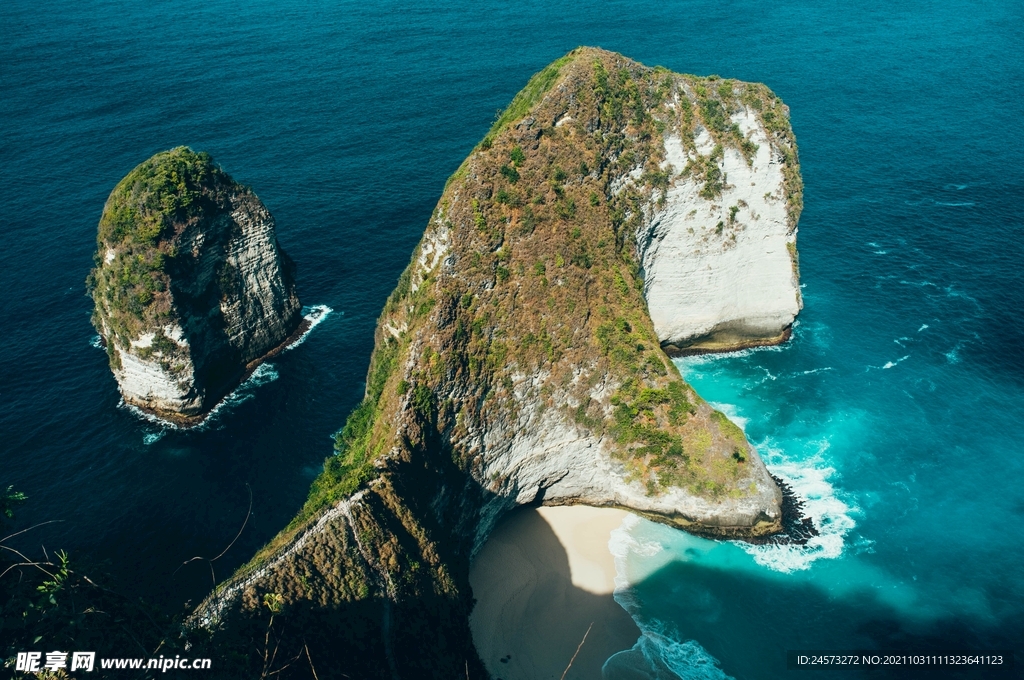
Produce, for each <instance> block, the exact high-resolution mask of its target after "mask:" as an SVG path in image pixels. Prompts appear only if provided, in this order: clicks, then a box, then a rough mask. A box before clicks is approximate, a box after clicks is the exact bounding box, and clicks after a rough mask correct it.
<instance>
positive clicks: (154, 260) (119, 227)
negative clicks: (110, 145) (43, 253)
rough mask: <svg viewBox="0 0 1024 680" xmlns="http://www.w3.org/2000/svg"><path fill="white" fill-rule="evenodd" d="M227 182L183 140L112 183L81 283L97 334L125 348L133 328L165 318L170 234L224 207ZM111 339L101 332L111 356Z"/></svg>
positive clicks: (171, 247) (168, 304)
mask: <svg viewBox="0 0 1024 680" xmlns="http://www.w3.org/2000/svg"><path fill="white" fill-rule="evenodd" d="M233 187H234V182H233V181H232V180H231V178H230V177H229V176H228V175H227V174H226V173H224V171H222V170H221V169H220V168H218V167H217V166H216V165H214V163H213V159H212V158H211V157H210V155H209V154H207V153H196V152H194V151H192V150H191V149H188V148H187V147H183V146H182V147H178V148H176V149H171V150H170V151H165V152H163V153H158V154H156V155H155V156H153V157H152V158H150V159H149V160H147V161H145V162H143V163H141V164H139V165H138V166H137V167H135V169H133V170H132V171H131V172H130V173H128V175H127V176H126V177H125V178H124V179H123V180H121V181H120V182H119V183H118V185H117V186H116V187H115V188H114V190H113V191H112V192H111V194H110V197H109V198H108V199H107V203H106V205H105V206H104V208H103V214H102V216H101V217H100V224H99V231H98V234H97V239H96V240H97V250H96V266H95V267H94V268H93V270H92V272H91V273H90V274H89V279H88V281H87V284H88V288H89V292H90V293H91V294H92V296H93V299H94V300H95V301H96V305H97V306H96V312H95V313H94V315H93V324H94V325H95V326H96V328H97V330H99V331H100V333H101V334H103V335H107V334H113V335H114V336H116V338H117V339H118V340H119V341H120V343H121V344H122V345H123V346H126V345H128V343H129V342H130V340H131V339H132V338H133V337H134V336H135V335H137V333H138V331H139V329H141V328H145V327H149V326H151V325H153V324H154V323H160V322H166V321H168V320H169V319H170V314H171V297H170V291H169V285H170V277H169V276H168V273H167V269H168V267H169V266H170V265H171V264H172V263H173V261H174V260H175V258H176V257H177V255H178V252H177V248H176V245H175V238H174V237H175V236H177V235H178V234H180V233H181V231H182V230H184V229H185V228H186V227H188V226H189V225H190V224H194V223H196V222H197V221H200V220H202V219H204V218H205V217H207V216H209V215H213V214H215V213H217V212H219V211H223V210H226V209H228V208H229V206H230V201H229V196H230V192H231V190H232V188H233ZM113 339H114V338H107V340H108V350H109V351H110V352H111V360H112V361H113V360H114V357H115V354H114V353H113V351H112V347H111V345H110V342H111V341H112V340H113ZM158 340H159V338H158Z"/></svg>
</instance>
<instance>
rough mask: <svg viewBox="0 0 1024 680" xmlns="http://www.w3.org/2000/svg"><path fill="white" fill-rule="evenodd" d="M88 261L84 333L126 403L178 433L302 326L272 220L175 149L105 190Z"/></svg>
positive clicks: (250, 197)
mask: <svg viewBox="0 0 1024 680" xmlns="http://www.w3.org/2000/svg"><path fill="white" fill-rule="evenodd" d="M95 261H96V266H95V268H94V269H93V270H92V272H91V273H90V275H89V279H88V287H89V291H90V293H91V295H92V298H93V300H94V302H95V309H94V311H93V316H92V322H93V325H94V326H95V327H96V330H97V331H98V332H99V334H100V337H101V338H102V341H103V343H104V344H105V346H106V350H107V355H108V357H109V358H110V368H111V370H112V371H113V372H114V377H115V378H117V383H118V386H119V387H120V390H121V395H122V397H123V398H124V401H125V403H127V404H130V405H132V406H135V407H138V408H140V409H142V410H143V411H145V412H147V413H151V414H153V415H156V416H158V417H160V418H163V419H165V420H169V421H171V422H175V423H177V424H179V425H192V424H195V423H197V422H199V421H201V420H202V418H203V417H204V415H205V414H206V413H207V412H208V411H209V410H210V409H211V408H213V406H215V405H216V404H217V402H218V401H220V399H221V398H223V397H224V395H225V394H227V393H228V392H230V391H231V390H232V389H233V388H234V387H235V386H237V385H238V384H239V382H240V381H241V380H242V379H243V378H244V377H245V376H246V375H247V373H248V372H250V371H251V370H252V369H253V368H255V366H256V365H257V364H258V363H259V362H260V361H261V360H262V359H264V358H266V357H267V356H268V355H269V354H272V353H274V352H275V351H276V350H278V349H279V348H280V347H282V346H283V345H286V344H287V342H288V341H289V338H290V337H291V336H292V335H293V334H294V333H295V332H296V331H297V330H298V328H299V326H300V324H301V322H302V306H301V304H300V303H299V298H298V295H296V292H295V276H294V269H295V267H294V264H293V262H292V261H291V259H290V258H289V257H288V256H287V255H286V254H285V252H284V251H283V250H282V249H281V247H280V245H278V242H277V238H276V236H275V227H274V218H273V217H272V216H271V215H270V212H269V211H268V210H267V208H266V206H264V205H263V203H262V202H261V201H260V199H259V198H257V197H256V194H254V193H253V192H252V190H251V189H249V188H248V187H246V186H243V185H241V184H239V183H237V182H235V181H234V180H233V179H232V178H231V177H230V176H229V175H228V174H227V173H225V172H224V171H223V170H221V169H220V168H219V167H218V166H217V165H215V164H214V162H213V159H212V158H211V157H210V155H209V154H206V153H196V152H194V151H192V150H191V149H188V148H186V147H178V148H176V149H171V150H170V151H165V152H162V153H158V154H156V155H155V156H153V157H152V158H150V159H149V160H147V161H145V162H143V163H141V164H140V165H139V166H137V167H136V168H135V169H134V170H132V171H131V172H130V173H128V175H127V176H126V177H125V178H124V179H123V180H121V182H120V183H118V185H117V186H116V187H115V188H114V190H113V192H111V194H110V197H109V198H108V199H107V203H106V205H105V206H104V209H103V215H102V216H101V218H100V223H99V233H98V236H97V251H96V255H95Z"/></svg>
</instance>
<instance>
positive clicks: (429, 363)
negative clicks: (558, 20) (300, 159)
mask: <svg viewBox="0 0 1024 680" xmlns="http://www.w3.org/2000/svg"><path fill="white" fill-rule="evenodd" d="M744 107H745V108H746V109H747V110H748V111H753V112H755V115H757V116H759V117H760V118H761V119H762V121H763V122H764V125H765V127H766V129H768V130H769V131H770V132H772V133H773V134H775V135H776V137H777V139H776V141H777V143H778V144H779V146H780V147H781V148H783V149H787V150H788V151H786V152H785V153H788V154H790V155H789V156H787V159H786V160H787V161H788V162H787V164H786V166H785V168H784V171H785V172H787V173H788V174H787V175H786V176H787V182H788V184H787V187H788V190H789V191H790V194H791V198H790V203H791V206H792V210H791V212H792V211H793V210H795V211H796V212H798V211H799V200H800V199H799V197H800V189H801V187H800V183H799V170H798V166H797V165H796V164H795V143H794V141H793V138H792V132H791V130H790V129H789V126H788V123H787V122H786V112H785V107H784V105H783V104H782V103H781V102H780V101H779V100H778V98H777V97H775V95H774V94H773V93H772V92H771V91H770V90H769V89H768V88H766V87H765V86H763V85H760V84H751V83H742V82H739V81H734V80H725V79H721V78H719V77H717V76H710V77H708V78H700V77H696V76H688V75H678V74H673V73H670V72H668V71H666V70H665V69H661V68H654V69H651V68H647V67H644V66H642V65H640V64H637V63H635V62H632V61H629V60H627V59H624V58H622V57H620V56H618V55H614V54H611V53H607V52H602V51H599V50H592V49H587V48H581V49H579V50H574V51H573V52H572V53H570V54H568V55H566V56H565V57H562V58H561V59H559V60H557V61H556V62H554V63H552V64H551V65H549V66H548V67H546V68H545V69H543V70H542V71H540V72H539V73H538V74H536V75H535V76H534V77H533V78H531V79H530V81H529V83H528V84H527V86H526V87H525V88H524V89H523V90H522V91H521V92H520V93H519V94H517V95H516V97H515V98H514V99H513V100H512V103H511V104H510V105H509V107H508V108H507V109H506V110H505V111H504V112H503V113H502V114H501V115H500V116H499V117H498V120H497V121H496V122H495V124H494V125H493V126H492V128H491V130H490V131H489V132H488V133H487V135H486V137H485V138H484V140H483V142H481V144H480V145H479V146H478V147H477V149H476V150H475V151H474V153H473V154H472V155H471V156H470V157H469V158H468V159H467V160H466V161H465V162H464V163H463V164H462V166H461V167H460V168H459V170H458V171H457V172H456V173H455V174H454V175H452V177H451V178H450V179H449V180H448V182H447V184H446V186H445V192H444V194H443V196H442V197H441V199H440V201H439V203H438V206H437V209H436V210H435V212H434V215H433V216H432V218H431V227H430V229H428V237H426V239H425V241H424V243H423V244H421V246H420V247H419V248H418V249H417V251H416V252H415V253H414V255H413V261H412V263H411V264H410V266H409V268H408V269H407V270H406V271H405V272H404V273H403V275H402V277H401V278H400V280H399V283H398V285H397V287H396V289H395V291H394V292H393V293H392V295H391V297H390V298H389V299H388V302H387V304H386V305H385V309H384V311H383V313H382V315H381V318H380V321H379V327H378V333H377V339H378V344H377V348H376V350H375V352H374V357H373V360H372V365H371V369H370V374H369V376H368V379H367V393H366V398H365V399H364V401H363V402H362V403H361V404H360V405H359V407H357V408H356V410H355V411H353V413H352V414H351V415H350V416H349V419H348V421H347V423H346V425H345V427H344V428H343V429H342V431H341V432H339V434H338V436H337V443H336V454H335V455H334V456H331V457H329V458H328V459H327V461H326V463H325V469H324V472H323V474H321V476H320V477H319V478H318V479H317V480H316V481H315V482H314V484H313V487H312V489H311V492H310V496H309V499H308V501H307V503H306V504H305V506H304V507H303V509H302V512H301V513H300V514H299V516H298V517H297V518H296V521H294V522H293V523H292V525H290V527H289V530H288V531H287V532H286V535H292V534H294V532H295V531H297V530H298V529H299V528H300V526H301V525H302V524H303V523H304V522H305V521H307V520H308V519H309V518H311V517H313V516H315V515H316V514H317V513H318V512H319V511H320V510H322V509H323V508H325V507H327V506H329V505H330V504H332V503H334V502H336V501H337V500H339V499H341V498H344V497H346V496H348V495H350V494H351V493H353V492H354V491H355V490H356V489H358V488H359V487H360V486H362V485H364V484H365V483H366V482H367V481H369V480H370V479H372V478H373V477H374V476H375V474H376V473H375V468H374V465H373V463H374V460H375V459H377V458H378V457H379V456H381V455H382V454H383V453H385V452H387V451H389V450H391V449H392V448H393V447H394V446H395V445H399V446H403V447H404V446H407V445H409V444H410V443H411V444H413V445H415V444H416V442H415V441H412V442H410V441H408V434H405V435H403V436H404V437H405V438H406V439H405V441H397V440H396V433H395V432H394V427H393V425H394V422H395V419H396V418H397V417H398V415H397V414H398V412H399V411H400V409H402V408H404V406H403V403H405V402H406V401H407V402H408V404H409V405H410V406H411V408H412V409H413V410H414V411H416V412H419V415H418V417H417V419H418V421H419V422H420V423H428V424H430V427H433V428H435V429H437V430H442V431H446V432H448V433H449V435H450V436H451V437H452V438H453V439H456V440H457V439H458V438H459V437H460V436H464V435H465V434H466V431H467V429H466V423H467V422H481V421H487V420H488V419H489V418H495V417H499V415H500V413H501V412H503V411H504V412H512V413H515V412H516V410H517V409H519V408H520V404H519V402H520V401H521V400H522V398H523V397H524V396H525V397H526V398H527V399H537V400H539V401H541V402H542V403H543V404H544V406H545V407H546V408H556V409H559V410H562V411H563V412H565V414H566V416H567V417H568V418H570V419H571V420H572V421H573V422H575V423H576V424H578V425H579V426H580V427H583V428H585V429H587V430H589V431H592V432H594V433H596V434H597V435H598V436H607V437H610V439H611V440H612V441H613V442H614V443H615V444H616V446H615V447H613V448H614V455H615V457H616V458H617V459H618V460H620V462H622V463H623V464H624V465H625V466H626V468H627V471H628V473H629V475H630V478H632V479H635V480H639V481H641V482H642V483H643V484H644V485H645V486H646V488H647V489H648V491H649V493H654V494H656V493H660V492H661V491H662V490H664V489H666V488H668V487H672V486H680V487H684V488H688V489H689V490H690V491H691V492H693V493H696V494H699V495H707V496H710V497H720V496H723V495H731V496H735V495H736V494H738V493H742V492H743V487H742V477H743V475H742V472H743V470H744V465H745V463H746V455H745V454H744V453H743V452H745V451H746V446H747V445H746V441H745V439H744V438H743V434H742V432H741V431H739V430H738V428H736V427H735V425H733V424H732V423H731V422H729V421H728V419H725V418H724V417H721V414H718V413H717V412H715V411H713V410H712V409H710V408H709V407H707V406H706V404H705V403H704V402H703V400H701V399H700V397H699V396H697V395H696V394H695V393H694V392H693V391H692V389H690V388H689V387H688V386H687V385H685V383H683V382H682V381H681V379H680V377H679V375H678V372H677V371H676V369H675V367H674V366H673V365H672V363H671V362H670V361H669V360H668V358H667V357H666V356H665V355H664V353H663V352H662V351H661V349H660V347H659V343H658V339H657V337H656V335H655V333H654V329H653V327H652V324H651V321H650V318H649V316H648V313H647V308H646V302H645V301H644V298H643V295H642V287H643V282H642V278H641V274H640V268H639V263H638V262H637V259H636V244H635V243H634V241H633V238H634V234H635V233H636V232H637V228H638V227H639V226H640V224H641V221H642V220H643V219H644V216H645V215H646V214H647V212H646V211H648V210H649V206H650V205H651V204H652V202H655V201H657V200H658V198H659V196H661V195H663V192H664V190H665V189H666V188H667V186H668V181H669V177H668V173H667V172H666V171H664V170H663V169H662V163H663V161H664V155H663V154H664V152H663V146H662V142H661V139H662V137H663V135H664V134H666V130H668V129H671V130H675V131H676V133H677V134H679V135H680V136H681V138H682V139H683V140H684V144H686V145H688V148H692V147H693V138H694V136H695V135H696V133H697V128H698V126H700V127H702V128H703V129H705V130H707V131H708V133H709V134H710V135H711V136H712V138H713V140H714V142H715V144H716V145H717V147H716V150H715V151H714V152H713V153H712V155H711V157H709V158H707V159H706V160H704V161H702V162H701V163H697V162H693V163H691V164H690V165H689V166H688V167H687V170H686V171H685V172H690V173H693V174H695V175H697V176H699V177H701V178H702V180H703V182H704V191H705V192H707V193H709V194H711V195H713V194H715V193H717V192H720V190H721V184H722V182H723V181H724V178H722V177H721V173H720V170H719V168H718V165H717V160H718V159H720V158H721V149H722V148H723V147H734V148H736V149H738V150H740V151H741V152H742V153H743V154H744V155H745V156H746V157H747V158H750V157H751V155H752V154H753V153H754V152H755V151H756V146H754V145H753V144H752V143H751V142H750V141H749V140H748V139H746V138H744V137H743V135H742V134H741V133H740V131H739V128H738V127H737V126H736V125H735V124H734V123H732V122H731V121H730V116H731V115H732V114H733V113H735V112H737V111H740V110H742V109H743V108H744ZM627 176H632V177H634V178H636V181H633V182H630V181H623V179H622V178H624V177H627ZM793 219H794V220H795V216H794V217H793ZM438 229H441V230H445V231H447V233H448V235H449V236H448V238H449V239H450V241H451V246H450V248H451V255H450V257H451V258H452V259H453V260H454V262H455V263H456V264H455V267H456V273H455V275H451V276H444V277H441V276H439V275H438V273H437V271H436V269H430V268H429V267H426V266H423V265H421V264H420V262H421V260H423V258H424V249H425V248H433V247H435V246H434V245H432V244H429V243H428V241H427V239H429V238H430V236H429V232H430V231H434V230H438ZM435 325H436V326H437V327H436V328H434V326H435ZM426 327H430V328H431V330H430V331H429V332H428V333H427V334H426V336H422V335H421V333H420V329H422V328H426ZM386 328H389V329H401V332H392V331H388V330H385V329H386ZM411 351H414V352H415V353H416V354H415V355H412V356H410V355H409V352H411ZM409 361H411V362H412V366H413V368H412V370H411V372H410V373H409V374H402V372H401V371H396V367H397V366H398V365H401V364H405V363H407V362H409ZM581 368H585V369H586V370H584V371H583V373H582V375H581V374H580V369H581ZM535 374H543V375H545V376H546V379H545V380H544V383H543V385H538V386H534V387H533V388H531V389H530V390H528V392H527V394H525V395H523V394H522V393H519V394H517V393H516V392H515V386H516V383H517V381H521V380H522V377H521V376H522V375H535ZM603 381H608V382H610V383H611V384H613V385H616V386H617V387H616V388H615V390H614V393H613V394H612V395H611V396H610V398H609V400H608V401H607V402H606V403H605V404H602V403H601V402H599V401H598V400H595V399H593V397H592V396H591V393H592V392H593V391H594V390H595V388H596V387H597V386H599V384H600V383H602V382H603ZM452 384H459V385H463V386H467V387H468V389H469V390H470V391H471V392H473V393H475V399H466V398H464V399H462V403H461V404H457V403H455V402H454V401H453V400H451V399H446V398H445V397H444V395H446V394H448V393H450V392H451V385H452ZM609 408H610V409H611V411H610V412H609ZM456 456H457V457H458V456H459V454H458V452H456ZM460 464H461V465H463V466H469V465H472V462H471V461H470V460H461V462H460ZM275 543H276V544H278V545H280V544H281V543H280V542H275ZM264 554H267V553H266V552H265V553H264Z"/></svg>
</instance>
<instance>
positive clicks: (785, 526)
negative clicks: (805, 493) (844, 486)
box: [747, 475, 820, 545]
mask: <svg viewBox="0 0 1024 680" xmlns="http://www.w3.org/2000/svg"><path fill="white" fill-rule="evenodd" d="M772 479H773V480H775V483H776V484H777V485H778V487H779V488H780V489H781V490H782V531H780V532H779V533H777V534H772V535H771V536H757V537H753V538H749V539H747V541H748V542H749V543H754V544H755V545H807V541H809V540H810V539H812V538H814V537H815V536H818V535H819V533H820V532H819V531H818V529H817V528H816V527H815V526H814V522H813V521H812V520H811V518H810V517H808V516H807V515H805V514H804V502H803V500H801V499H800V497H799V496H797V495H796V493H795V492H794V491H793V487H791V486H790V485H789V484H786V482H784V481H782V479H781V478H779V477H777V476H775V475H772Z"/></svg>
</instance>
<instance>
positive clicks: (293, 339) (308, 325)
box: [100, 305, 334, 430]
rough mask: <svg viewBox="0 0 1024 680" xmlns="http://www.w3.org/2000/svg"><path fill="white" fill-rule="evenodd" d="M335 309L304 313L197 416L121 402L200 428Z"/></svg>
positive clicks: (170, 423) (168, 423) (151, 416)
mask: <svg viewBox="0 0 1024 680" xmlns="http://www.w3.org/2000/svg"><path fill="white" fill-rule="evenodd" d="M332 311H334V310H332V309H331V308H330V307H327V306H326V305H315V306H313V307H311V308H310V312H309V314H303V315H302V316H300V317H299V323H298V325H297V326H296V327H295V330H293V331H292V332H291V333H289V334H288V337H286V338H285V339H284V340H283V341H281V342H280V343H279V344H278V345H277V346H275V347H273V348H272V349H271V350H269V351H268V352H267V353H265V354H263V355H262V356H260V357H257V358H256V359H253V360H252V361H250V362H249V363H247V364H246V365H245V367H244V368H243V369H242V373H241V376H240V377H239V378H238V380H237V382H235V385H234V387H232V388H231V389H230V390H228V391H227V392H225V393H224V394H223V395H221V396H220V398H218V399H217V401H216V402H214V404H213V406H211V407H210V408H209V409H208V410H206V411H203V412H202V413H199V414H196V415H194V416H186V415H182V414H180V413H167V412H163V411H156V410H154V409H150V408H148V407H146V406H142V405H140V404H136V403H133V402H130V401H127V400H126V399H125V398H124V395H121V403H123V404H124V405H125V406H127V407H128V408H129V409H130V410H135V411H137V412H138V414H139V416H140V417H142V418H144V419H146V420H150V421H152V420H156V421H158V422H159V424H161V425H163V426H165V427H171V428H174V429H177V430H191V429H192V428H195V427H199V426H200V425H202V424H203V423H205V422H206V421H207V420H209V419H210V418H211V417H213V415H214V414H215V413H216V412H217V411H218V409H219V408H220V407H221V405H223V404H224V402H225V401H226V400H227V399H228V397H230V396H231V395H232V394H234V393H235V392H236V391H237V390H238V389H239V388H240V387H242V385H244V384H245V382H246V381H247V380H248V379H249V378H251V377H252V374H253V373H254V372H255V371H256V369H257V368H259V367H260V366H261V365H262V364H264V363H266V362H267V361H269V360H270V359H273V358H275V357H276V356H278V355H279V354H281V353H282V352H285V351H287V350H289V349H291V348H292V347H295V346H297V345H298V344H300V343H301V342H302V341H303V339H304V338H305V337H306V335H307V334H308V333H309V332H310V331H312V330H313V329H314V328H315V327H316V326H317V325H318V324H319V323H320V322H321V321H322V320H323V319H324V318H325V317H326V316H327V315H328V314H330V313H331V312H332ZM100 339H101V342H103V343H105V342H106V341H105V339H103V337H102V336H100Z"/></svg>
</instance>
